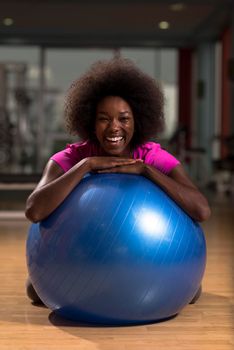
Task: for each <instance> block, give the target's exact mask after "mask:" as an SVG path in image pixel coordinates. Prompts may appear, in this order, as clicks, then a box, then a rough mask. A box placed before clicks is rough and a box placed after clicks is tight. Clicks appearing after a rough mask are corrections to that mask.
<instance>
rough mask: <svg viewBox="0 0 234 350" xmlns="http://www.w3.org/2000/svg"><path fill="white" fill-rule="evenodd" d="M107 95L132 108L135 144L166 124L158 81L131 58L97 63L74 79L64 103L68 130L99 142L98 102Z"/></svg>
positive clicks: (153, 134) (145, 139)
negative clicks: (97, 124) (96, 129)
mask: <svg viewBox="0 0 234 350" xmlns="http://www.w3.org/2000/svg"><path fill="white" fill-rule="evenodd" d="M106 96H119V97H121V98H123V99H124V100H125V101H126V102H127V103H128V104H129V105H130V107H131V109H132V111H133V116H134V121H135V132H134V137H133V140H132V146H136V145H139V144H142V143H144V142H146V141H149V140H150V139H152V138H154V137H155V136H156V135H157V133H158V132H159V131H161V130H162V128H163V126H164V115H163V106H164V97H163V93H162V91H161V88H160V86H159V85H158V84H157V83H156V81H155V80H154V79H153V78H151V77H150V76H148V75H147V74H145V73H143V72H142V71H141V70H140V69H139V68H138V67H136V65H135V64H134V63H133V62H132V61H131V60H129V59H125V58H113V59H110V60H102V61H98V62H96V63H94V64H93V65H92V66H91V67H90V69H89V70H88V71H87V72H86V73H85V74H84V75H83V76H81V77H80V78H79V79H77V80H76V81H74V82H73V84H72V85H71V87H70V89H69V90H68V93H67V98H66V102H65V121H66V126H67V129H68V131H69V132H70V133H71V134H73V135H78V136H79V137H80V138H81V139H83V140H87V139H89V140H91V141H93V142H95V141H96V137H95V130H94V128H95V118H96V108H97V104H98V103H99V102H100V100H102V99H103V98H104V97H106Z"/></svg>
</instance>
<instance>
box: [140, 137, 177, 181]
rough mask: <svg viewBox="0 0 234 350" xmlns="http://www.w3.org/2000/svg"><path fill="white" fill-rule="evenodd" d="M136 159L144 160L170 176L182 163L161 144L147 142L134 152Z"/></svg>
mask: <svg viewBox="0 0 234 350" xmlns="http://www.w3.org/2000/svg"><path fill="white" fill-rule="evenodd" d="M134 158H139V159H142V160H143V161H144V162H145V163H146V164H149V165H152V166H154V167H155V168H157V169H158V170H160V171H161V172H163V173H165V174H168V173H170V171H171V170H172V169H173V168H174V167H175V166H177V165H178V164H180V162H179V161H178V160H177V159H176V158H175V157H174V156H173V155H172V154H171V153H169V152H168V151H167V150H165V149H164V148H163V147H161V144H160V143H156V142H153V141H151V142H147V143H144V144H142V145H140V146H138V147H137V148H136V150H135V152H134Z"/></svg>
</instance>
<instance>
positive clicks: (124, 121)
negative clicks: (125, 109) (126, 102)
mask: <svg viewBox="0 0 234 350" xmlns="http://www.w3.org/2000/svg"><path fill="white" fill-rule="evenodd" d="M128 120H129V118H128V117H121V118H120V121H121V122H122V123H127V122H128Z"/></svg>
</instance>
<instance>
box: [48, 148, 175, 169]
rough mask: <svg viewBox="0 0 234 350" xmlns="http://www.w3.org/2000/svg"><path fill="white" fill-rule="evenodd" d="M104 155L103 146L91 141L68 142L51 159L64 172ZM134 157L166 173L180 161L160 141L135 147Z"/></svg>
mask: <svg viewBox="0 0 234 350" xmlns="http://www.w3.org/2000/svg"><path fill="white" fill-rule="evenodd" d="M93 156H103V153H102V150H101V148H99V147H98V145H96V144H94V143H91V142H90V141H81V142H77V143H73V144H68V145H67V147H66V148H65V149H64V150H62V151H60V152H58V153H55V154H54V155H53V156H52V157H51V158H50V159H52V160H53V161H54V162H56V163H57V164H58V165H59V166H60V167H61V168H62V169H63V170H64V172H67V171H68V170H69V169H71V168H72V167H73V166H74V165H75V164H76V163H78V162H79V161H81V160H82V159H84V158H86V157H93ZM133 158H134V159H141V160H143V161H144V162H145V163H146V164H148V165H152V166H154V167H155V168H156V169H158V170H159V171H161V172H162V173H164V174H169V173H170V172H171V171H172V169H174V168H175V167H176V166H177V165H178V164H180V162H179V161H178V160H177V159H176V158H175V157H174V156H172V155H171V154H170V153H168V152H167V151H165V150H164V149H162V148H161V146H160V144H159V143H155V142H147V143H144V144H142V145H140V146H138V147H136V148H135V150H134V152H133Z"/></svg>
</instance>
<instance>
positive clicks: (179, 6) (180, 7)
mask: <svg viewBox="0 0 234 350" xmlns="http://www.w3.org/2000/svg"><path fill="white" fill-rule="evenodd" d="M170 9H171V10H172V11H176V12H179V11H183V10H184V9H185V4H184V3H183V2H177V3H175V4H172V5H171V6H170Z"/></svg>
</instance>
